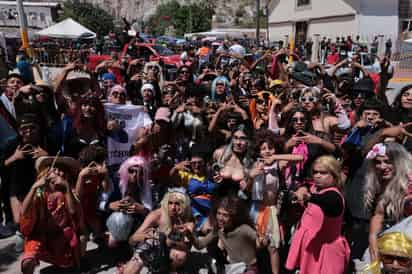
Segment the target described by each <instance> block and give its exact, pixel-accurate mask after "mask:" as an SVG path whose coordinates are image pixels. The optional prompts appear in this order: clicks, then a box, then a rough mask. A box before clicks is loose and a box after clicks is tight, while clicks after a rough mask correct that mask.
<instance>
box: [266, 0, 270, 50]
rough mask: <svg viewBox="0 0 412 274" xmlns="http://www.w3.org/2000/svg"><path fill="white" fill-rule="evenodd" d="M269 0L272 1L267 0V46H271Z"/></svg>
mask: <svg viewBox="0 0 412 274" xmlns="http://www.w3.org/2000/svg"><path fill="white" fill-rule="evenodd" d="M269 2H270V0H266V40H267V47H270V35H269Z"/></svg>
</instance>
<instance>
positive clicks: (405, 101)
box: [401, 89, 412, 109]
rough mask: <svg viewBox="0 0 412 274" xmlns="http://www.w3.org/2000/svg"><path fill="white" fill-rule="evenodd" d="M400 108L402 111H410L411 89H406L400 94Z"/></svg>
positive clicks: (411, 107)
mask: <svg viewBox="0 0 412 274" xmlns="http://www.w3.org/2000/svg"><path fill="white" fill-rule="evenodd" d="M401 106H402V108H404V109H412V89H408V90H407V91H405V92H404V93H403V94H402V96H401Z"/></svg>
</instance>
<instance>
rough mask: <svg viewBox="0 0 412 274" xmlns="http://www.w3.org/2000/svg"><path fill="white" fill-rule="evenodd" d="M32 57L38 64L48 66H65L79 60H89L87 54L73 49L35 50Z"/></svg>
mask: <svg viewBox="0 0 412 274" xmlns="http://www.w3.org/2000/svg"><path fill="white" fill-rule="evenodd" d="M32 56H33V59H34V60H35V61H36V63H38V64H41V65H46V66H55V67H59V66H65V65H66V64H68V63H70V62H73V61H75V60H77V59H84V58H87V54H86V53H85V52H81V51H78V50H72V49H45V48H33V49H32Z"/></svg>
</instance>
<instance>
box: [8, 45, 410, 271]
mask: <svg viewBox="0 0 412 274" xmlns="http://www.w3.org/2000/svg"><path fill="white" fill-rule="evenodd" d="M132 42H133V40H132ZM325 43H326V42H325ZM335 46H336V45H335ZM130 48H131V49H132V48H133V47H132V45H131V46H130ZM331 48H333V47H332V46H331ZM321 50H322V47H321ZM359 50H361V49H359ZM332 54H333V53H332ZM300 55H301V53H299V51H295V52H291V51H290V50H289V49H288V48H280V49H278V50H276V51H271V50H266V51H264V52H263V53H262V52H261V51H257V50H255V49H253V50H252V49H251V48H247V47H244V46H242V45H241V44H240V43H238V41H236V40H234V41H226V42H225V43H224V44H223V45H221V46H220V47H219V48H217V49H213V48H212V47H211V46H210V45H209V44H208V43H204V44H203V45H201V46H199V48H193V47H188V48H186V49H185V51H184V52H181V58H182V60H181V65H180V66H179V67H178V69H177V75H176V79H173V80H172V81H166V80H165V77H164V76H165V73H166V71H165V67H164V64H162V63H161V62H160V63H159V62H151V61H150V60H144V59H142V58H141V57H140V56H138V54H137V55H135V56H133V57H130V56H129V57H127V56H126V57H124V56H123V57H121V56H119V53H116V52H113V53H112V59H110V60H106V61H103V62H102V63H100V64H99V65H98V66H97V67H96V69H95V70H93V71H90V70H89V69H88V68H87V66H86V65H85V64H82V63H81V62H77V61H75V62H73V63H69V64H68V65H66V66H65V67H64V68H63V70H62V71H61V72H60V73H59V74H58V75H57V76H56V77H55V79H54V81H53V82H52V83H46V82H45V81H42V80H41V79H36V77H34V76H33V74H32V73H31V70H30V68H31V66H30V64H29V62H28V61H25V60H26V59H27V57H25V56H24V53H21V56H19V62H18V63H19V64H20V65H19V66H17V68H16V69H15V70H12V71H10V72H9V73H8V76H7V79H5V81H4V82H3V85H2V90H1V96H0V129H1V130H0V134H1V135H0V171H1V173H0V174H1V212H0V216H1V220H2V223H1V227H0V234H1V236H2V237H9V236H11V235H14V237H15V239H16V240H15V242H16V245H15V249H16V252H22V257H21V271H22V273H24V274H29V273H34V269H35V267H36V266H38V265H39V262H40V261H45V262H48V263H51V264H53V265H55V266H57V267H61V268H63V269H72V270H73V269H75V270H74V271H75V273H83V272H85V273H87V267H85V265H87V258H88V253H87V250H86V249H87V243H88V242H89V241H94V242H95V243H96V244H98V246H99V248H100V249H99V250H105V249H119V248H120V249H122V250H124V251H126V252H128V254H129V256H128V260H127V261H124V262H119V267H118V268H117V273H119V274H120V273H124V274H130V273H140V271H142V269H144V268H145V269H148V271H150V272H151V273H162V274H165V273H228V274H240V273H248V274H253V273H273V274H279V273H301V274H319V273H321V274H339V273H342V274H343V273H355V271H358V272H357V273H412V225H411V224H410V222H411V220H412V219H411V217H409V216H410V215H411V214H412V204H411V202H412V155H411V150H412V131H410V130H411V127H412V116H411V113H412V85H406V86H404V87H403V88H402V89H401V91H400V93H399V94H398V95H397V96H396V98H395V99H394V101H393V102H391V101H389V100H388V98H387V96H386V90H387V86H388V82H389V80H390V78H391V77H392V73H391V62H390V56H389V54H387V55H385V56H383V57H381V58H379V65H380V70H379V73H376V72H373V73H371V72H370V71H368V70H367V69H366V68H364V67H363V66H362V65H361V64H360V63H359V57H360V55H359V53H357V52H355V53H354V55H353V56H352V57H351V58H346V57H342V56H339V58H338V59H337V60H336V61H335V62H333V63H330V65H329V66H328V65H323V64H321V63H313V62H310V61H304V60H307V58H305V56H300ZM250 56H252V57H253V58H249V57H250ZM22 61H24V62H23V63H22ZM129 111H132V112H129ZM130 113H133V114H130ZM119 147H121V149H119ZM198 252H201V253H202V254H203V256H205V257H206V258H207V260H206V261H207V263H202V264H200V262H199V261H197V260H191V259H190V258H192V256H193V255H194V254H195V253H198ZM88 267H90V265H89V266H88ZM194 269H196V270H194ZM65 271H68V270H64V271H63V272H62V273H66V272H65ZM205 271H206V272H205Z"/></svg>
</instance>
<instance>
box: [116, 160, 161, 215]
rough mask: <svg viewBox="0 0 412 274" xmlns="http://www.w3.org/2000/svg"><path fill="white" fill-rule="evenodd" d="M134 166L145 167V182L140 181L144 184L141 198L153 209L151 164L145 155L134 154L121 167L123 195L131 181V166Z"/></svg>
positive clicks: (146, 205)
mask: <svg viewBox="0 0 412 274" xmlns="http://www.w3.org/2000/svg"><path fill="white" fill-rule="evenodd" d="M133 166H139V167H141V168H143V182H139V183H140V184H141V186H142V188H141V189H142V191H141V192H140V199H141V202H142V204H143V206H144V207H145V208H147V209H149V210H151V209H152V204H153V202H152V188H151V186H150V182H149V174H150V170H149V165H148V163H147V162H146V160H145V159H144V158H143V157H140V156H132V157H130V158H128V159H127V160H126V161H124V162H123V163H122V165H121V166H120V168H119V175H120V182H119V187H120V191H121V193H122V196H123V197H124V195H125V194H126V192H127V185H128V183H129V168H130V167H133Z"/></svg>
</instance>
